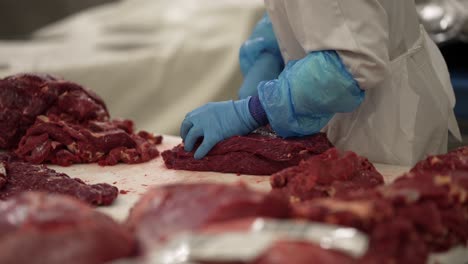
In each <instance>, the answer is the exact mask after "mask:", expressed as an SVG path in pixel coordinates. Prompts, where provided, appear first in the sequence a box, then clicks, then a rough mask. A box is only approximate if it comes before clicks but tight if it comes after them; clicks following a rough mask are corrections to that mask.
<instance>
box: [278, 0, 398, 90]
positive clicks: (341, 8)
mask: <svg viewBox="0 0 468 264" xmlns="http://www.w3.org/2000/svg"><path fill="white" fill-rule="evenodd" d="M284 5H285V10H286V14H287V16H288V21H289V23H290V26H291V28H292V31H293V33H294V35H295V37H296V38H297V41H298V42H299V43H300V45H301V46H302V48H303V49H304V50H305V51H306V52H307V53H309V52H312V51H320V50H336V51H337V52H338V54H339V55H340V57H341V59H342V60H343V63H344V64H345V65H346V67H347V68H348V70H349V72H350V73H351V74H352V75H353V77H354V78H355V79H356V81H357V82H358V83H359V85H360V87H361V88H362V89H364V90H366V89H369V88H372V87H374V86H376V85H378V84H379V83H380V82H382V81H383V80H384V79H385V78H386V76H387V74H388V64H389V52H388V50H389V48H388V45H389V41H388V38H389V36H388V35H389V33H388V31H389V30H388V23H387V14H386V12H385V10H384V9H383V7H382V6H381V5H380V4H379V2H378V1H377V0H286V1H284Z"/></svg>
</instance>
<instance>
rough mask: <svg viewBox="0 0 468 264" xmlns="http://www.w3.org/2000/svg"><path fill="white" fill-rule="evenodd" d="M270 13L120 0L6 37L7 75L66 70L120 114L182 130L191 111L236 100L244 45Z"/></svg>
mask: <svg viewBox="0 0 468 264" xmlns="http://www.w3.org/2000/svg"><path fill="white" fill-rule="evenodd" d="M264 11H265V10H264V4H263V1H262V0H217V1H213V0H157V1H156V0H126V1H121V2H118V3H116V4H109V5H105V6H101V7H97V8H93V9H90V10H88V11H85V12H82V13H79V14H77V15H75V16H72V17H70V18H67V19H65V20H63V21H61V22H59V23H56V24H53V25H51V26H48V27H46V28H43V29H41V30H40V31H38V32H36V33H35V34H34V38H33V39H32V40H30V41H22V42H18V41H15V42H11V41H1V42H0V77H5V76H7V75H11V74H15V73H18V72H44V73H50V74H55V75H59V76H62V77H63V78H65V79H68V80H71V81H75V82H78V83H80V84H83V85H85V86H87V87H89V88H91V89H93V90H94V91H96V92H97V93H98V94H99V95H101V96H102V97H103V99H104V100H105V102H106V103H107V105H108V107H109V110H110V112H111V114H112V115H113V116H116V117H117V116H119V117H124V118H131V119H133V120H134V121H135V122H136V125H137V127H138V128H140V129H145V130H149V131H154V132H158V133H165V134H174V135H177V134H178V132H179V127H180V123H181V122H182V120H183V118H184V116H185V114H186V113H188V112H190V111H191V110H193V109H195V108H196V107H198V106H200V105H202V104H204V103H206V102H209V101H221V100H226V99H234V98H236V97H237V91H238V89H239V87H240V85H241V82H242V77H241V74H240V66H239V61H238V54H239V48H240V46H241V44H242V43H243V41H245V40H246V39H247V38H248V36H249V35H250V33H251V31H252V29H253V27H254V26H255V24H256V22H257V21H258V20H259V19H260V18H261V17H262V15H263V13H264Z"/></svg>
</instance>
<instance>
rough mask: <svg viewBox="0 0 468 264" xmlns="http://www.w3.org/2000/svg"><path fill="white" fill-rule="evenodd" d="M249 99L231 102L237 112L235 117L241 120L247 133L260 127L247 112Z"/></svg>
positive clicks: (248, 111)
mask: <svg viewBox="0 0 468 264" xmlns="http://www.w3.org/2000/svg"><path fill="white" fill-rule="evenodd" d="M250 98H251V97H249V98H247V99H243V100H238V101H233V104H234V109H235V110H236V112H237V116H238V117H239V118H240V119H241V120H242V122H243V123H244V125H245V126H246V128H247V129H248V131H254V130H255V129H257V128H259V127H260V124H258V123H257V121H256V120H255V118H254V117H253V116H252V114H251V113H250V110H249V102H250Z"/></svg>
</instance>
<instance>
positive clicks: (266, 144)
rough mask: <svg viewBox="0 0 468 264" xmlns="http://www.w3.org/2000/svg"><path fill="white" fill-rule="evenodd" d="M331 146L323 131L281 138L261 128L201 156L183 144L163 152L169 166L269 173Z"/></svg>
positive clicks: (225, 141) (193, 169)
mask: <svg viewBox="0 0 468 264" xmlns="http://www.w3.org/2000/svg"><path fill="white" fill-rule="evenodd" d="M331 147H333V146H332V144H331V143H330V141H328V139H327V136H326V135H325V134H323V133H319V134H316V135H314V136H309V137H304V138H294V139H283V138H279V137H277V136H276V135H274V134H271V133H265V132H263V131H262V132H261V133H251V134H249V135H247V136H235V137H231V138H229V139H226V140H224V141H221V142H219V143H218V144H217V145H216V146H215V147H214V148H213V149H212V150H211V151H210V152H209V153H208V155H207V156H206V157H204V158H203V159H201V160H196V159H194V158H193V154H194V152H193V151H192V152H185V151H184V146H183V145H182V144H181V145H179V146H176V147H175V148H173V149H172V150H167V151H164V152H163V153H162V156H163V158H164V162H165V164H166V167H167V168H169V169H176V170H190V171H214V172H223V173H238V174H250V175H271V174H273V173H275V172H278V171H281V170H283V169H285V168H288V167H291V166H295V165H298V164H299V162H300V161H301V160H305V159H308V158H310V157H312V156H314V155H317V154H321V153H323V152H324V151H326V150H327V149H329V148H331Z"/></svg>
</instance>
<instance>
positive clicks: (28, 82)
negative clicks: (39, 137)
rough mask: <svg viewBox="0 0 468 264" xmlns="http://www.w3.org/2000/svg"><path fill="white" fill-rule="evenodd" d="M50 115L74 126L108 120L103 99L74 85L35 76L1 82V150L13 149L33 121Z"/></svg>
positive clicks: (20, 75) (48, 76) (29, 75)
mask: <svg viewBox="0 0 468 264" xmlns="http://www.w3.org/2000/svg"><path fill="white" fill-rule="evenodd" d="M49 114H54V115H58V116H59V117H60V119H62V120H67V121H73V122H75V123H81V122H86V121H87V120H99V121H106V120H108V119H109V113H108V111H107V108H106V105H105V104H104V102H103V101H102V99H101V98H100V97H99V96H97V95H96V94H95V93H93V92H92V91H90V90H88V89H86V88H84V87H81V86H79V85H77V84H75V83H71V82H67V81H64V80H60V79H57V78H55V77H52V76H50V75H36V74H18V75H14V76H10V77H7V78H4V79H0V148H3V149H13V148H15V147H16V146H17V144H18V142H19V141H20V139H21V137H22V136H23V135H24V134H25V133H26V130H27V129H28V128H29V127H30V126H31V125H32V124H33V123H34V122H35V120H36V117H37V116H39V115H46V116H47V115H49Z"/></svg>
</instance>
